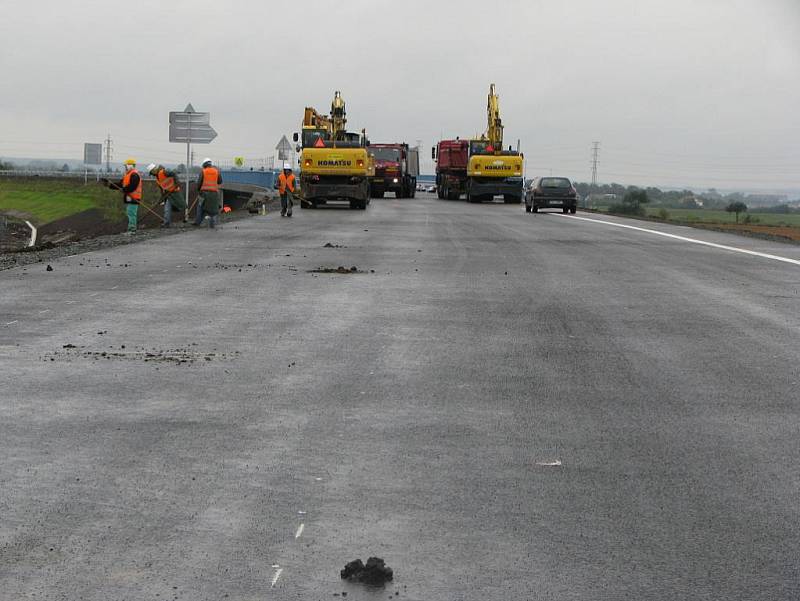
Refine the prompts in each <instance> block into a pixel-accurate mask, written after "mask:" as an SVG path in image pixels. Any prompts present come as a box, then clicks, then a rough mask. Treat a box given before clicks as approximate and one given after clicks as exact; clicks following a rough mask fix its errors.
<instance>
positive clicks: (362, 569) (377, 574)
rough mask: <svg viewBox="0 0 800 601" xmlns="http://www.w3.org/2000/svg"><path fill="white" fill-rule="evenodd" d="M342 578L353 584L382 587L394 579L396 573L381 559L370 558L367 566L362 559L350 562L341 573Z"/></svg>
mask: <svg viewBox="0 0 800 601" xmlns="http://www.w3.org/2000/svg"><path fill="white" fill-rule="evenodd" d="M340 576H341V577H342V580H350V581H351V582H363V583H364V584H372V585H381V584H386V583H387V582H389V581H391V580H393V579H394V571H393V570H392V568H390V567H389V566H387V565H386V562H384V561H383V559H381V558H380V557H370V558H369V559H367V563H366V564H364V562H362V561H361V560H360V559H354V560H353V561H351V562H349V563H348V564H347V565H345V566H344V569H343V570H342V571H341V572H340Z"/></svg>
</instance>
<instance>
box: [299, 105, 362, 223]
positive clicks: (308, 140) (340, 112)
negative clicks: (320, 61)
mask: <svg viewBox="0 0 800 601" xmlns="http://www.w3.org/2000/svg"><path fill="white" fill-rule="evenodd" d="M346 124H347V113H346V110H345V102H344V99H343V98H342V95H341V92H339V91H338V90H337V91H336V92H335V93H334V97H333V101H332V102H331V111H330V115H323V114H321V113H319V112H318V111H317V110H316V109H314V108H311V107H306V109H305V113H304V115H303V127H302V130H301V133H300V134H298V133H295V134H294V141H295V142H300V143H301V144H302V146H300V145H298V151H299V152H300V153H301V154H300V194H299V196H300V206H301V207H303V208H316V207H317V206H319V205H323V204H327V203H329V202H346V203H348V204H349V205H350V208H351V209H362V210H363V209H366V208H367V204H369V199H370V192H369V186H370V178H371V177H372V176H374V175H375V161H374V159H373V158H372V157H371V156H370V155H369V153H368V152H367V144H368V142H367V136H366V132H365V131H364V130H361V133H360V134H359V133H354V132H349V131H347V129H346Z"/></svg>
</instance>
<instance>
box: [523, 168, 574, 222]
mask: <svg viewBox="0 0 800 601" xmlns="http://www.w3.org/2000/svg"><path fill="white" fill-rule="evenodd" d="M547 208H558V209H561V211H562V212H564V213H575V211H577V210H578V192H577V190H575V186H573V185H572V182H571V181H569V179H567V178H566V177H552V176H550V177H537V178H536V179H534V180H532V181H531V182H530V183H529V184H528V186H526V188H525V211H526V212H528V213H531V212H533V213H538V212H539V209H547Z"/></svg>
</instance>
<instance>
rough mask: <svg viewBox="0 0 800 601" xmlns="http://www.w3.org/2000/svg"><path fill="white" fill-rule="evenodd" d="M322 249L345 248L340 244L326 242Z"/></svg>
mask: <svg viewBox="0 0 800 601" xmlns="http://www.w3.org/2000/svg"><path fill="white" fill-rule="evenodd" d="M322 248H345V247H344V246H342V245H341V244H331V243H330V242H328V243H327V244H325V246H323V247H322Z"/></svg>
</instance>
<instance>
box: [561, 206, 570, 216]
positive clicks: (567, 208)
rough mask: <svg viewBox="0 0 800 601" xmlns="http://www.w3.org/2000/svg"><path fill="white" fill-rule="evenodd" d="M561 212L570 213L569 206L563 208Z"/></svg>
mask: <svg viewBox="0 0 800 601" xmlns="http://www.w3.org/2000/svg"><path fill="white" fill-rule="evenodd" d="M561 212H562V213H564V215H566V214H567V213H569V207H564V208H563V209H561Z"/></svg>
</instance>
